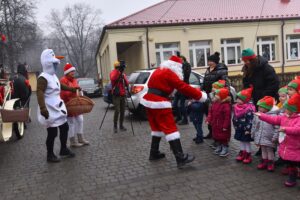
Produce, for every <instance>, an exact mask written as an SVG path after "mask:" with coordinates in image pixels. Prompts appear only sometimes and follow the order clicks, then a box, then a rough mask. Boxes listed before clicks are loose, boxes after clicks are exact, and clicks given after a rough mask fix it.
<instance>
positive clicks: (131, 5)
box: [36, 0, 162, 29]
mask: <svg viewBox="0 0 300 200" xmlns="http://www.w3.org/2000/svg"><path fill="white" fill-rule="evenodd" d="M161 1H162V0H38V1H37V2H38V4H37V8H38V9H37V14H36V16H37V21H38V23H39V24H40V25H41V26H42V29H45V27H46V26H45V24H46V22H47V18H46V17H47V16H49V14H50V11H51V10H52V9H57V10H62V9H63V8H64V7H65V6H66V5H72V4H74V3H77V2H85V3H87V4H89V5H91V6H92V7H93V8H96V9H100V10H101V11H102V14H101V18H102V19H103V21H104V23H105V24H107V23H110V22H113V21H115V20H118V19H120V18H122V17H125V16H127V15H130V14H132V13H134V12H136V11H139V10H141V9H143V8H146V7H148V6H151V5H153V4H155V3H158V2H161Z"/></svg>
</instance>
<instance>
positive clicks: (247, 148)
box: [232, 87, 255, 164]
mask: <svg viewBox="0 0 300 200" xmlns="http://www.w3.org/2000/svg"><path fill="white" fill-rule="evenodd" d="M252 91H253V88H252V87H250V88H247V89H244V90H242V91H240V92H239V93H237V95H236V96H237V99H236V102H237V103H236V104H235V105H234V107H233V118H232V122H233V126H234V129H235V134H234V139H236V140H238V141H240V152H239V154H238V155H237V157H236V160H237V161H238V162H243V163H244V164H249V163H251V162H252V157H251V144H250V142H251V141H252V138H251V134H250V133H251V127H252V120H253V113H254V112H255V106H254V105H253V103H252V102H250V100H251V97H252Z"/></svg>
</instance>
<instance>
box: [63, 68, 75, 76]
mask: <svg viewBox="0 0 300 200" xmlns="http://www.w3.org/2000/svg"><path fill="white" fill-rule="evenodd" d="M72 71H76V69H75V67H71V68H70V69H68V70H66V71H64V75H66V74H68V73H70V72H72Z"/></svg>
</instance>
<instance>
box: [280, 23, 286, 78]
mask: <svg viewBox="0 0 300 200" xmlns="http://www.w3.org/2000/svg"><path fill="white" fill-rule="evenodd" d="M284 25H285V21H284V20H282V23H281V51H282V65H281V74H282V75H283V74H284V64H285V51H284V46H285V44H284Z"/></svg>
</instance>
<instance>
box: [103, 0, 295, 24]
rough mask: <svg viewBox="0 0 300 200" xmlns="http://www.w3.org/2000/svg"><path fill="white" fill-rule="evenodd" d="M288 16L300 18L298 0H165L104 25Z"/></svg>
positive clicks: (282, 17)
mask: <svg viewBox="0 0 300 200" xmlns="http://www.w3.org/2000/svg"><path fill="white" fill-rule="evenodd" d="M284 2H288V3H284ZM262 8H263V9H262ZM289 18H300V0H177V1H175V0H166V1H163V2H161V3H158V4H155V5H153V6H151V7H148V8H146V9H144V10H141V11H139V12H137V13H134V14H132V15H129V16H127V17H125V18H122V19H120V20H118V21H115V22H113V23H111V24H108V25H107V28H113V27H127V26H147V25H149V26H155V25H169V24H170V25H172V24H174V25H175V24H193V23H195V24H201V23H216V22H232V21H237V22H238V21H257V20H271V19H277V20H278V19H289Z"/></svg>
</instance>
